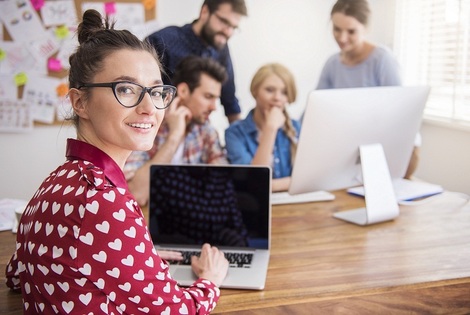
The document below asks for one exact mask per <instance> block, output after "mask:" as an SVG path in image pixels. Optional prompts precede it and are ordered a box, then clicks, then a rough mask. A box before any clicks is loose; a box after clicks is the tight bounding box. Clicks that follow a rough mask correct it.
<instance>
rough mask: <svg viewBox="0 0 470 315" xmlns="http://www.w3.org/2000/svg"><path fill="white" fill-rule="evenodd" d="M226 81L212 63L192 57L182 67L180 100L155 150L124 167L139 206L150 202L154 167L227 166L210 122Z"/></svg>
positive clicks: (172, 107) (177, 76)
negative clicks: (152, 167)
mask: <svg viewBox="0 0 470 315" xmlns="http://www.w3.org/2000/svg"><path fill="white" fill-rule="evenodd" d="M226 79H227V73H226V71H225V68H224V67H223V66H222V65H220V64H219V63H218V62H217V61H215V60H213V59H210V58H203V57H197V56H189V57H186V58H185V59H183V60H182V61H181V62H180V63H179V65H178V67H177V68H176V71H175V74H174V78H173V82H174V84H175V86H176V88H177V97H176V98H175V100H174V101H173V102H172V104H171V105H170V106H169V107H168V109H167V110H166V113H165V118H164V120H163V123H162V125H161V126H160V129H159V130H158V133H157V137H156V138H155V141H154V145H153V147H152V149H150V150H149V151H146V152H140V151H135V152H133V153H132V154H131V156H130V157H129V159H128V160H127V162H126V165H125V166H124V173H125V174H126V179H127V181H128V183H129V189H130V190H131V192H132V193H133V195H134V196H135V198H136V200H137V202H138V203H139V204H140V205H145V204H147V202H148V198H149V180H150V178H149V173H150V165H152V164H169V163H173V164H177V163H178V164H183V163H187V164H198V163H204V164H228V162H227V158H226V154H225V150H224V149H223V148H222V146H221V144H220V141H219V136H218V133H217V131H216V129H215V128H214V127H213V126H212V125H211V124H210V122H209V115H210V114H211V113H212V112H213V111H214V110H215V109H216V105H217V100H218V99H219V97H220V93H221V89H222V84H223V82H224V81H225V80H226Z"/></svg>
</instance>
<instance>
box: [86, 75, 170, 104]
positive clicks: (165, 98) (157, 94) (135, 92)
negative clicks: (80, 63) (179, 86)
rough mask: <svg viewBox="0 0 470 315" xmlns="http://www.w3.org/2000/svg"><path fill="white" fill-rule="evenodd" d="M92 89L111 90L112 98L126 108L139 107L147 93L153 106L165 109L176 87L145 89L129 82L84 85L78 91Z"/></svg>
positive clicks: (156, 86)
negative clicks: (106, 88) (102, 88)
mask: <svg viewBox="0 0 470 315" xmlns="http://www.w3.org/2000/svg"><path fill="white" fill-rule="evenodd" d="M92 87H108V88H111V89H113V93H114V96H115V97H116V99H117V101H118V102H119V104H121V105H122V106H124V107H126V108H131V107H135V106H137V105H139V104H140V102H141V101H142V100H143V98H144V96H145V93H148V94H149V95H150V98H151V99H152V102H153V105H154V106H155V107H156V108H157V109H165V108H167V107H168V106H170V104H171V102H172V101H173V99H174V98H175V94H176V87H174V86H172V85H155V86H151V87H146V86H142V85H140V84H137V83H133V82H129V81H116V82H109V83H86V84H83V85H81V86H79V87H78V89H81V88H92Z"/></svg>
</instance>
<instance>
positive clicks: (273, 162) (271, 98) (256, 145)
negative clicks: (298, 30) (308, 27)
mask: <svg viewBox="0 0 470 315" xmlns="http://www.w3.org/2000/svg"><path fill="white" fill-rule="evenodd" d="M250 90H251V94H252V95H253V97H254V98H255V101H256V106H255V108H254V109H252V110H251V111H250V112H249V113H248V115H247V117H246V118H245V119H244V120H240V121H236V122H234V123H233V124H232V125H230V126H229V127H228V128H227V130H226V131H225V143H226V149H227V156H228V159H229V161H230V163H232V164H251V165H267V166H270V167H271V168H272V172H273V179H274V180H273V183H272V189H273V191H283V190H287V188H288V187H289V183H290V176H291V173H292V165H293V163H294V156H295V152H296V149H297V140H298V138H299V133H300V122H298V121H296V120H293V119H291V118H290V117H289V115H288V113H287V110H286V107H287V105H288V104H290V103H292V102H294V101H295V97H296V93H297V91H296V87H295V81H294V77H293V75H292V73H291V72H290V71H289V70H288V69H287V68H286V67H284V66H283V65H281V64H278V63H270V64H267V65H264V66H263V67H261V68H260V69H259V70H258V71H257V72H256V74H255V75H254V77H253V80H252V81H251V87H250Z"/></svg>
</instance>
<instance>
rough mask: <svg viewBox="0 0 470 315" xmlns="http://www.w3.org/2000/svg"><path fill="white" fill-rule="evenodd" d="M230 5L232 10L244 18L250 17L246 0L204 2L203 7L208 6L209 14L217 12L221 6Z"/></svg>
mask: <svg viewBox="0 0 470 315" xmlns="http://www.w3.org/2000/svg"><path fill="white" fill-rule="evenodd" d="M224 3H228V4H230V5H231V6H232V10H233V11H234V12H236V13H238V14H240V15H242V16H247V15H248V10H247V9H246V5H245V0H204V3H203V4H202V5H203V6H205V5H206V6H207V8H208V9H209V13H214V12H215V11H217V9H218V8H219V6H220V5H221V4H224Z"/></svg>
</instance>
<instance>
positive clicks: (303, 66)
mask: <svg viewBox="0 0 470 315" xmlns="http://www.w3.org/2000/svg"><path fill="white" fill-rule="evenodd" d="M246 3H247V6H248V11H249V12H248V14H249V17H248V18H246V19H244V20H243V21H242V24H241V32H240V34H236V35H235V36H234V37H233V38H232V39H231V40H230V49H231V54H232V58H233V62H234V67H235V80H236V85H237V90H238V91H237V95H238V97H239V99H240V102H241V105H242V110H243V112H244V113H246V112H247V111H248V110H249V109H251V108H252V107H253V105H254V104H253V100H252V97H251V95H250V93H249V84H250V81H251V77H252V76H253V74H254V72H255V71H256V70H257V69H258V68H259V67H260V66H261V65H263V64H264V63H267V62H272V61H277V62H281V63H283V64H284V65H286V66H287V67H288V68H289V69H290V70H291V71H292V72H293V74H294V76H295V78H296V81H297V87H298V92H299V93H298V98H297V101H296V103H295V104H293V105H292V106H291V108H290V111H291V114H292V115H293V117H299V115H300V113H301V112H302V111H303V109H304V107H305V103H306V99H307V94H308V92H309V91H310V90H312V89H313V88H314V87H315V85H316V83H317V80H318V76H319V72H320V70H321V67H322V65H323V63H324V61H325V59H326V58H327V57H328V56H329V55H330V54H331V53H333V52H335V51H337V46H336V44H335V42H334V41H333V38H332V36H331V26H330V24H329V12H330V9H331V6H332V5H333V3H334V0H321V1H312V0H246ZM370 3H371V9H372V12H373V15H372V20H371V27H370V30H371V31H370V34H369V38H370V39H371V40H372V41H375V42H378V43H382V44H384V45H387V46H389V47H391V48H393V19H394V15H393V14H394V0H387V1H384V0H370ZM201 4H202V0H199V1H195V0H159V1H158V7H157V17H158V20H159V25H160V26H161V27H163V26H167V25H173V24H174V25H182V24H184V23H188V22H191V21H192V20H193V19H194V18H196V17H197V16H198V13H199V9H200V6H201ZM212 120H213V122H214V123H215V124H216V125H218V126H219V128H220V129H223V128H224V127H225V126H226V124H227V122H226V119H225V118H224V116H223V114H222V113H221V111H219V112H218V113H215V115H214V116H213V117H212ZM74 135H75V133H74V130H73V127H64V128H60V127H57V126H53V127H36V128H35V130H34V132H33V133H31V134H19V135H15V134H1V133H0V147H1V152H2V153H1V154H0V167H1V169H0V170H1V172H0V178H1V180H0V198H6V197H8V198H23V199H29V198H30V196H31V195H32V194H33V193H34V191H35V189H36V188H37V186H38V185H39V183H40V182H41V181H42V179H43V178H44V177H45V176H46V175H47V174H48V173H49V172H50V171H52V170H53V169H54V168H55V167H56V166H57V165H58V164H59V163H61V162H62V161H63V160H64V157H63V156H64V148H65V139H66V138H67V137H73V136H74ZM422 135H423V147H422V155H421V159H422V162H421V164H420V165H419V168H418V171H417V175H418V176H419V177H421V178H423V179H427V180H429V181H432V182H435V183H440V184H442V185H443V186H444V187H445V188H447V189H451V190H456V191H462V192H467V193H470V183H469V181H470V176H464V175H465V174H470V172H468V165H469V163H468V162H467V161H468V160H469V157H470V153H469V152H470V145H469V142H470V140H469V137H468V132H461V131H457V130H452V129H446V128H441V127H435V126H427V125H425V126H423V130H422ZM464 170H465V172H464Z"/></svg>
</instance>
